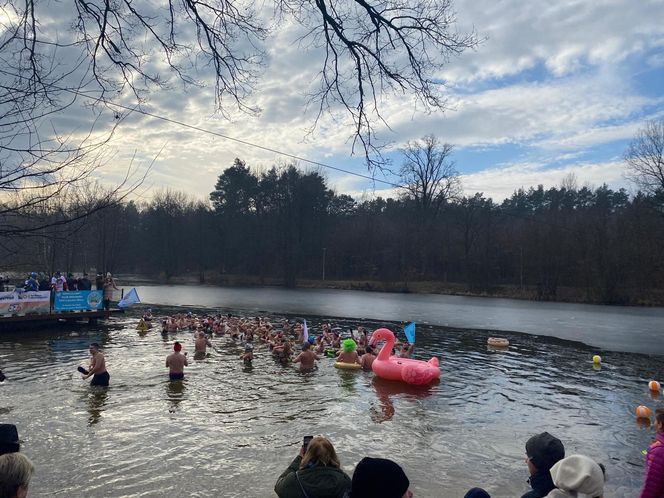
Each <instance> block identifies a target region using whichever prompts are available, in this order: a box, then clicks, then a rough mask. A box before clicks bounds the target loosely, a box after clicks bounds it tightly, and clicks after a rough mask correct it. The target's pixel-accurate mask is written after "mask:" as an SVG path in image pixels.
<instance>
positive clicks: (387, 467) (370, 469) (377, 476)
mask: <svg viewBox="0 0 664 498" xmlns="http://www.w3.org/2000/svg"><path fill="white" fill-rule="evenodd" d="M409 487H410V481H409V480H408V477H406V474H405V472H404V471H403V469H402V468H401V467H400V466H399V465H398V464H397V463H395V462H393V461H392V460H387V459H385V458H369V457H365V458H363V459H362V460H360V463H358V464H357V467H355V472H353V480H352V484H351V490H350V498H412V496H413V493H412V492H411V491H410V489H408V488H409Z"/></svg>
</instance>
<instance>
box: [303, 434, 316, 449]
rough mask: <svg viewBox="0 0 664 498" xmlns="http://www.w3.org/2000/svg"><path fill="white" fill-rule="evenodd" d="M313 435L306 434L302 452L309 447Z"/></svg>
mask: <svg viewBox="0 0 664 498" xmlns="http://www.w3.org/2000/svg"><path fill="white" fill-rule="evenodd" d="M313 438H314V437H313V436H304V439H303V440H302V450H303V451H302V452H303V453H306V452H307V448H308V447H309V442H310V441H311V440H312V439H313Z"/></svg>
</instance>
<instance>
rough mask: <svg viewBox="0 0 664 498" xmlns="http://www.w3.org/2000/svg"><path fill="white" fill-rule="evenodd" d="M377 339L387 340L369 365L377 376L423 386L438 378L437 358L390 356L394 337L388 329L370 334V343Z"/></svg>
mask: <svg viewBox="0 0 664 498" xmlns="http://www.w3.org/2000/svg"><path fill="white" fill-rule="evenodd" d="M378 341H387V343H386V344H385V345H384V346H383V349H381V350H380V353H379V354H378V357H377V358H376V359H375V360H374V362H373V364H372V365H371V369H372V370H373V372H374V373H375V374H376V375H377V376H378V377H381V378H383V379H387V380H401V381H403V382H407V383H408V384H414V385H418V386H423V385H425V384H428V383H429V382H431V381H432V380H435V379H439V378H440V367H439V365H438V358H436V357H434V358H431V359H430V360H429V361H421V360H411V359H408V358H398V357H396V356H390V355H391V354H392V348H393V347H394V343H395V339H394V334H393V333H392V331H391V330H389V329H377V330H375V331H374V333H373V334H372V335H371V344H372V345H375V344H376V343H377V342H378Z"/></svg>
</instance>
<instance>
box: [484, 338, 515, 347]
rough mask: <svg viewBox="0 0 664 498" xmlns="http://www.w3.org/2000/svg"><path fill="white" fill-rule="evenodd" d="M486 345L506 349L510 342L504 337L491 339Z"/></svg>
mask: <svg viewBox="0 0 664 498" xmlns="http://www.w3.org/2000/svg"><path fill="white" fill-rule="evenodd" d="M486 343H487V344H488V345H489V346H493V347H495V348H506V347H507V346H509V345H510V341H508V340H507V339H505V338H504V337H489V338H488V339H487V341H486Z"/></svg>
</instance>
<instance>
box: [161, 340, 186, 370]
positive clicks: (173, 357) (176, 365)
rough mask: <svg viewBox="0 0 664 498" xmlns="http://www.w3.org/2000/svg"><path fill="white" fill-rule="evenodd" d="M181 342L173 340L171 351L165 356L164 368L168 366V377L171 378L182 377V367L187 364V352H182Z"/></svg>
mask: <svg viewBox="0 0 664 498" xmlns="http://www.w3.org/2000/svg"><path fill="white" fill-rule="evenodd" d="M180 351H182V344H180V343H179V342H177V341H175V344H173V352H172V353H171V354H169V355H168V356H167V357H166V368H168V369H169V370H168V377H169V378H170V379H171V380H182V379H184V367H186V366H189V363H187V353H185V354H182V353H181V352H180Z"/></svg>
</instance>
